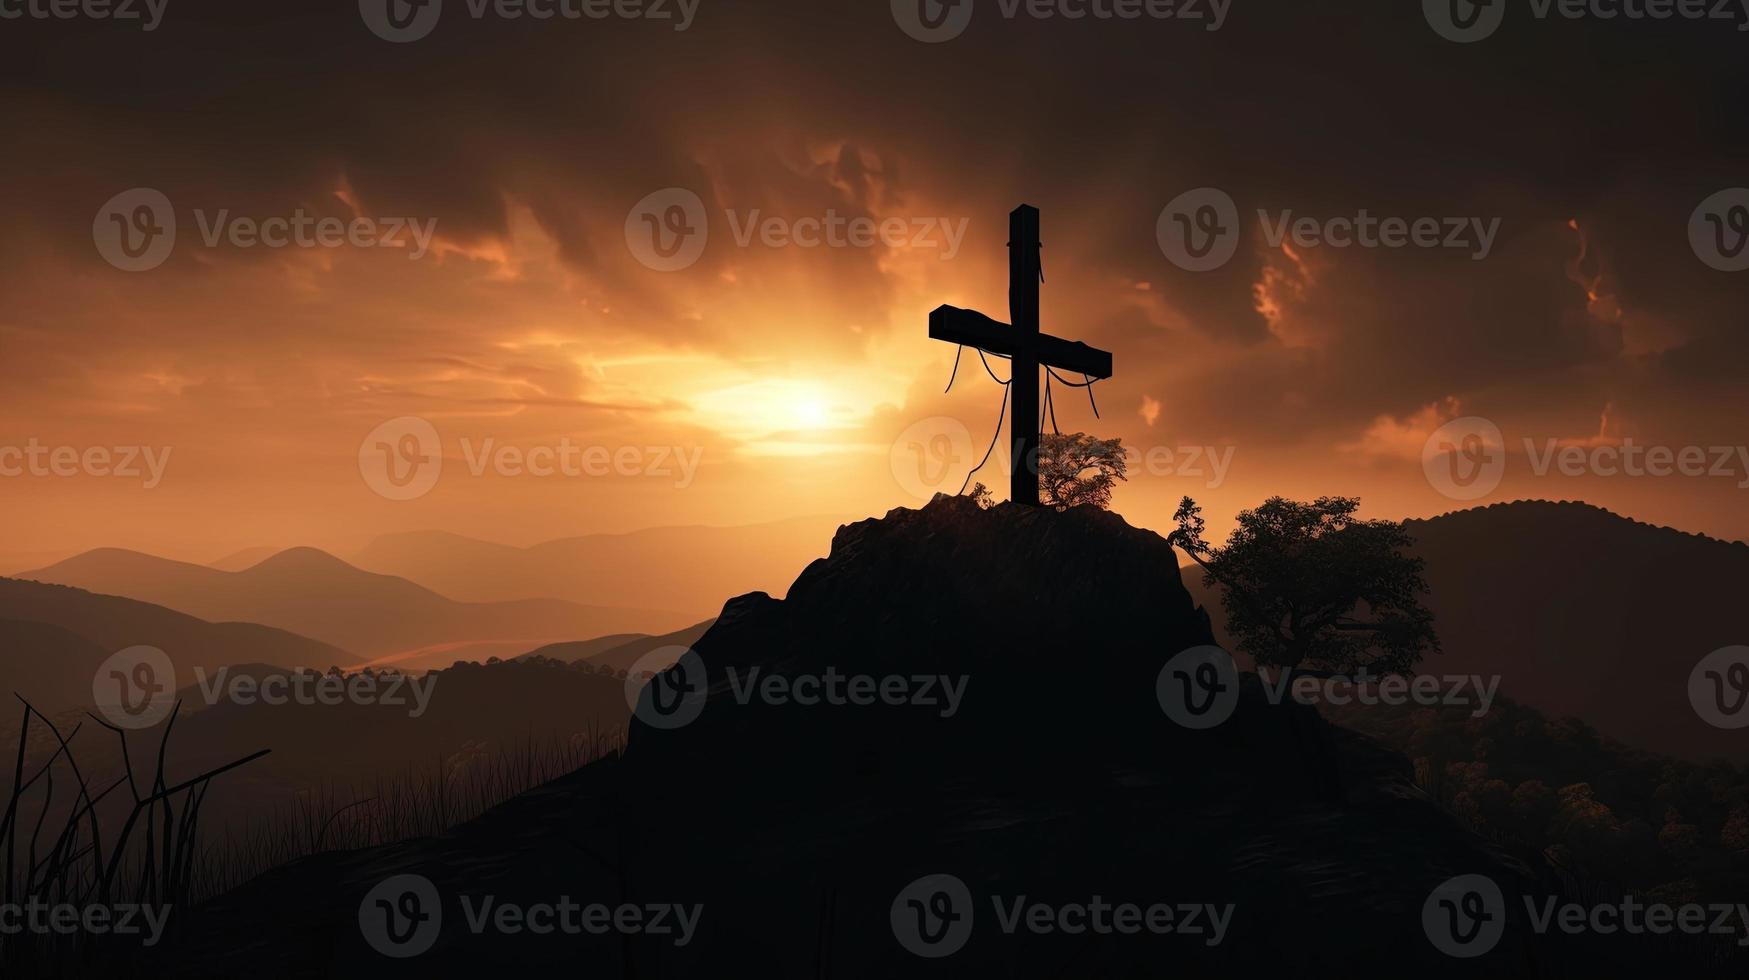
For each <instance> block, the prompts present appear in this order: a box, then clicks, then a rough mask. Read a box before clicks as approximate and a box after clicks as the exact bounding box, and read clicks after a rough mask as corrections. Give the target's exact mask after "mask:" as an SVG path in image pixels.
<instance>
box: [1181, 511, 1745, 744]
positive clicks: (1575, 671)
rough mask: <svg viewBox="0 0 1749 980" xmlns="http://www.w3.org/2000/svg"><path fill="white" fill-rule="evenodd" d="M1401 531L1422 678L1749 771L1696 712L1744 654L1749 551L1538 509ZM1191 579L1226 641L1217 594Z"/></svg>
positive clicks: (1734, 739) (1602, 515)
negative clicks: (1420, 635) (1463, 678)
mask: <svg viewBox="0 0 1749 980" xmlns="http://www.w3.org/2000/svg"><path fill="white" fill-rule="evenodd" d="M1406 526H1407V528H1408V531H1409V533H1410V534H1411V535H1412V536H1413V537H1414V538H1415V541H1416V547H1415V551H1416V553H1418V554H1419V555H1420V556H1421V557H1422V558H1424V559H1425V560H1426V562H1427V570H1426V578H1427V583H1428V587H1429V589H1430V593H1431V594H1430V595H1429V597H1428V600H1427V604H1428V607H1429V608H1431V609H1432V610H1433V612H1434V615H1435V617H1436V620H1435V626H1436V627H1437V629H1438V630H1439V635H1440V639H1441V640H1442V641H1443V643H1444V647H1445V653H1444V654H1443V655H1442V656H1439V657H1435V658H1430V659H1428V660H1427V661H1426V662H1424V663H1423V664H1422V665H1421V670H1422V671H1424V672H1426V673H1434V674H1447V673H1463V674H1483V675H1489V676H1498V677H1499V678H1500V679H1501V682H1500V692H1501V693H1502V694H1504V695H1506V696H1508V697H1511V698H1513V699H1515V700H1517V701H1520V702H1522V703H1524V704H1527V705H1529V706H1531V707H1533V708H1536V709H1537V710H1539V711H1541V712H1543V713H1544V714H1548V715H1551V716H1555V717H1560V716H1571V717H1576V718H1579V719H1580V720H1582V721H1584V722H1585V723H1587V724H1589V725H1591V726H1592V727H1594V728H1596V729H1598V730H1599V731H1601V732H1603V733H1604V734H1605V735H1608V736H1611V737H1613V738H1616V739H1618V740H1620V741H1622V742H1624V743H1626V744H1628V745H1632V746H1636V747H1639V748H1644V749H1649V750H1653V751H1657V752H1663V753H1667V754H1670V755H1676V756H1681V757H1685V758H1709V757H1724V758H1730V759H1732V760H1734V761H1737V762H1743V761H1746V760H1749V729H1737V730H1734V731H1727V730H1724V729H1720V728H1715V727H1713V726H1711V725H1708V724H1707V723H1706V722H1705V721H1703V720H1702V719H1701V717H1700V716H1699V715H1698V714H1696V713H1695V711H1694V709H1693V707H1692V706H1691V705H1690V703H1689V700H1688V678H1689V674H1690V672H1691V671H1693V669H1694V667H1695V664H1696V663H1697V662H1699V661H1700V659H1701V658H1702V657H1704V656H1706V655H1707V654H1709V653H1711V652H1713V651H1714V650H1717V649H1719V648H1721V647H1726V646H1732V645H1737V644H1743V643H1749V603H1745V602H1744V601H1743V589H1744V585H1745V583H1749V545H1744V544H1741V543H1738V542H1727V541H1719V540H1716V539H1713V538H1708V537H1705V536H1703V535H1697V534H1688V533H1684V532H1682V531H1676V530H1672V529H1670V528H1664V527H1656V526H1653V525H1649V524H1643V523H1640V522H1638V521H1634V520H1630V519H1628V518H1625V517H1620V516H1618V515H1616V514H1613V513H1611V512H1609V511H1607V510H1604V509H1602V508H1599V507H1594V506H1591V505H1589V504H1582V503H1555V502H1550V501H1538V500H1525V501H1518V502H1514V503H1504V504H1495V505H1492V506H1489V507H1478V508H1474V509H1471V510H1464V511H1458V512H1456V513H1451V514H1446V515H1443V516H1440V517H1435V518H1431V519H1428V520H1413V521H1409V522H1407V525H1406ZM1185 579H1186V582H1187V583H1188V584H1189V585H1190V588H1191V592H1192V594H1193V595H1195V596H1197V597H1198V601H1199V602H1200V603H1201V604H1202V605H1203V606H1204V607H1206V608H1207V609H1208V610H1209V613H1210V615H1211V616H1212V617H1213V618H1214V620H1215V625H1216V629H1217V632H1219V629H1220V627H1221V624H1222V621H1223V619H1224V616H1223V615H1222V611H1221V603H1220V597H1219V593H1218V592H1217V591H1215V590H1211V589H1209V588H1207V587H1206V586H1204V585H1203V577H1202V575H1201V573H1200V572H1199V571H1195V570H1188V571H1186V573H1185Z"/></svg>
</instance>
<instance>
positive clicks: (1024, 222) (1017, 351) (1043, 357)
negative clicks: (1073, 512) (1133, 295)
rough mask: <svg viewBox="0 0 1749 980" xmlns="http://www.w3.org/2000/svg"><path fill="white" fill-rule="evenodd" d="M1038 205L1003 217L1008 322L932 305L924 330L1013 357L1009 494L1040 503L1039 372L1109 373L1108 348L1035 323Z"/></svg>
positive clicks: (1038, 275) (1101, 375)
mask: <svg viewBox="0 0 1749 980" xmlns="http://www.w3.org/2000/svg"><path fill="white" fill-rule="evenodd" d="M1038 251H1039V240H1038V208H1035V207H1033V206H1032V205H1030V204H1022V205H1021V206H1020V207H1017V208H1015V209H1014V210H1013V211H1011V212H1009V215H1008V316H1009V319H1011V320H1013V321H1014V325H1013V326H1012V327H1011V326H1009V325H1008V324H1006V323H999V322H997V321H995V320H992V319H990V318H989V317H987V316H985V315H984V314H982V313H979V312H976V311H975V310H962V309H960V308H959V307H957V306H938V307H936V308H935V309H934V310H932V311H931V312H930V314H929V336H930V338H931V339H934V340H945V341H947V342H948V343H951V344H964V345H965V346H967V347H976V348H978V349H979V350H985V351H989V352H990V353H992V354H1002V355H1005V356H1007V357H1009V358H1011V359H1012V360H1011V363H1012V364H1013V365H1014V372H1013V373H1012V374H1011V375H1010V376H1009V377H1010V378H1012V379H1013V380H1012V381H1011V382H1010V384H1009V386H1008V387H1009V398H1010V400H1011V402H1012V405H1013V409H1012V412H1011V414H1010V415H1009V425H1008V431H1009V437H1010V439H1011V440H1012V448H1013V452H1014V454H1013V455H1012V456H1011V457H1010V463H1009V478H1008V497H1009V499H1010V500H1014V501H1016V502H1019V503H1023V504H1030V505H1032V506H1034V507H1036V506H1038V458H1037V453H1038V443H1039V427H1040V425H1041V424H1042V422H1043V418H1042V417H1041V416H1040V415H1039V394H1038V370H1039V366H1040V365H1043V366H1044V367H1046V368H1047V369H1048V368H1053V367H1056V368H1062V369H1063V370H1065V371H1073V372H1075V373H1076V374H1085V375H1087V377H1089V378H1109V377H1111V354H1110V353H1108V352H1106V351H1102V350H1099V349H1098V348H1095V347H1089V346H1087V345H1086V344H1083V343H1081V342H1079V341H1072V340H1064V339H1062V338H1061V337H1053V336H1051V335H1050V334H1048V333H1039V329H1038V284H1039V280H1040V279H1041V278H1043V276H1042V273H1041V271H1040V266H1039V255H1038Z"/></svg>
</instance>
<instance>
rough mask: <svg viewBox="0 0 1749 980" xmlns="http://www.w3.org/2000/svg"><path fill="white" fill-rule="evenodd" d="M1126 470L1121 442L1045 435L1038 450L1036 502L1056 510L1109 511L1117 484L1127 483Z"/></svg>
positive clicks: (1083, 435) (1085, 436) (1082, 435)
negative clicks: (1085, 505)
mask: <svg viewBox="0 0 1749 980" xmlns="http://www.w3.org/2000/svg"><path fill="white" fill-rule="evenodd" d="M1128 468H1129V461H1128V460H1127V459H1126V458H1125V457H1124V449H1123V440H1121V439H1095V438H1094V437H1092V436H1090V435H1088V434H1087V433H1085V432H1071V433H1067V434H1065V433H1047V434H1046V435H1044V436H1042V437H1041V438H1040V439H1039V447H1038V493H1039V502H1040V503H1042V504H1044V505H1046V506H1049V507H1055V508H1057V509H1058V510H1067V509H1068V508H1070V507H1079V506H1082V505H1084V504H1087V505H1092V506H1094V507H1110V506H1111V492H1112V490H1113V489H1114V488H1115V487H1116V486H1117V481H1119V480H1128V479H1129V477H1128V476H1127V475H1126V471H1127V470H1128Z"/></svg>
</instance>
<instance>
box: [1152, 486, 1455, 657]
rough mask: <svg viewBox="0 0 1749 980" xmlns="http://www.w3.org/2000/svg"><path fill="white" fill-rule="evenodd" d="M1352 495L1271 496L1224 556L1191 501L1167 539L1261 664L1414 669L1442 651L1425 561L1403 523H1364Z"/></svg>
mask: <svg viewBox="0 0 1749 980" xmlns="http://www.w3.org/2000/svg"><path fill="white" fill-rule="evenodd" d="M1359 507H1360V501H1359V500H1358V499H1356V498H1353V497H1319V498H1318V499H1317V500H1315V501H1313V502H1311V503H1302V502H1299V501H1295V500H1287V499H1284V498H1282V497H1271V498H1270V499H1268V500H1266V501H1264V502H1263V504H1262V506H1259V507H1258V508H1257V509H1255V510H1247V511H1243V512H1241V513H1240V514H1239V526H1238V528H1237V529H1236V530H1234V531H1233V534H1232V536H1231V537H1229V538H1228V539H1227V545H1226V547H1224V548H1216V547H1213V546H1211V545H1209V544H1208V543H1207V542H1205V541H1204V540H1203V532H1204V523H1203V518H1202V508H1200V507H1198V506H1197V504H1196V501H1194V500H1192V499H1190V498H1189V497H1185V498H1184V500H1183V502H1182V503H1180V504H1179V507H1178V512H1177V513H1176V514H1175V515H1173V516H1174V520H1176V521H1177V523H1178V529H1177V530H1176V531H1174V532H1172V534H1171V536H1170V538H1169V540H1170V541H1171V542H1172V543H1173V544H1174V545H1176V546H1178V547H1179V548H1181V549H1183V550H1184V551H1185V553H1187V554H1189V555H1190V557H1191V558H1192V559H1193V560H1195V561H1196V563H1197V564H1198V565H1201V566H1202V568H1203V571H1204V573H1205V574H1206V577H1207V581H1208V583H1209V584H1210V585H1214V584H1216V583H1218V584H1220V586H1221V587H1222V597H1221V604H1222V606H1223V607H1224V608H1225V609H1226V611H1227V630H1228V633H1229V634H1230V635H1231V636H1232V637H1233V638H1234V640H1235V642H1236V643H1237V646H1238V649H1239V650H1241V651H1243V652H1244V653H1246V654H1248V655H1250V657H1251V658H1252V660H1253V661H1255V662H1256V663H1257V665H1258V666H1265V665H1267V666H1273V667H1277V668H1283V669H1294V668H1302V667H1303V668H1322V669H1325V670H1331V671H1337V672H1343V673H1349V672H1353V671H1356V670H1358V669H1360V668H1362V667H1365V668H1366V669H1367V670H1369V671H1371V672H1373V673H1396V672H1403V671H1407V670H1410V669H1411V668H1413V667H1414V666H1415V664H1416V663H1417V662H1419V661H1420V659H1421V657H1422V656H1423V655H1424V654H1427V653H1437V652H1439V636H1438V634H1436V633H1435V632H1434V629H1433V613H1432V612H1430V611H1428V610H1427V608H1426V607H1424V606H1423V605H1422V604H1421V596H1422V594H1424V593H1425V592H1426V591H1427V583H1426V582H1425V581H1424V580H1423V579H1422V577H1421V572H1422V561H1421V559H1419V558H1415V557H1412V556H1410V555H1408V554H1406V553H1405V552H1406V551H1407V549H1408V548H1409V547H1410V546H1411V545H1413V544H1414V541H1413V539H1411V538H1410V537H1409V535H1408V533H1407V532H1406V531H1405V530H1404V529H1403V526H1402V525H1401V524H1398V523H1396V522H1393V521H1381V520H1373V521H1363V520H1359V519H1357V518H1356V517H1355V516H1354V514H1355V511H1356V510H1358V509H1359Z"/></svg>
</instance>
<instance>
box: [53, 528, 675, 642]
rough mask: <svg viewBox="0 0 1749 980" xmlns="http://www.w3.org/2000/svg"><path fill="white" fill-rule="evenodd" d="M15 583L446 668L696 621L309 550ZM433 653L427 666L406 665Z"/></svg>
mask: <svg viewBox="0 0 1749 980" xmlns="http://www.w3.org/2000/svg"><path fill="white" fill-rule="evenodd" d="M19 577H20V578H26V579H34V580H36V581H39V582H50V583H56V584H60V585H68V586H74V587H77V588H81V589H87V590H89V591H91V592H98V593H105V594H109V595H117V596H126V597H128V598H131V599H137V600H140V601H142V602H150V603H154V604H156V605H160V606H165V607H168V608H170V609H175V610H179V611H181V612H184V613H187V614H189V615H191V616H198V617H200V618H202V619H208V620H215V621H243V622H250V623H260V624H263V625H266V626H274V627H278V628H280V629H284V630H290V631H292V632H295V633H299V634H302V635H304V636H308V637H312V638H314V639H316V640H319V641H321V642H323V643H329V644H333V645H334V646H337V647H341V648H344V649H346V650H350V651H352V652H353V653H356V654H358V655H359V656H361V657H364V658H365V659H367V660H373V661H375V660H388V661H395V662H398V663H401V664H402V665H403V666H407V667H416V666H435V665H443V666H447V665H448V664H450V663H452V662H453V661H455V660H457V659H462V658H461V657H460V656H457V655H455V652H456V650H457V649H458V645H464V644H468V643H488V644H501V645H502V646H503V648H504V649H505V650H509V649H512V648H514V649H518V650H526V649H528V647H529V646H530V645H531V644H538V643H545V642H550V641H554V640H570V639H574V638H576V637H580V636H596V635H600V634H603V633H611V632H622V631H638V632H662V631H665V630H670V629H674V628H677V627H680V626H684V625H686V624H687V623H690V622H693V621H694V619H695V617H691V616H687V615H684V614H681V613H672V612H661V611H657V610H651V609H644V608H611V607H607V606H602V605H580V604H576V603H571V602H565V601H562V600H558V599H527V598H524V599H517V600H514V601H503V602H457V601H454V600H452V599H449V598H447V597H445V596H443V595H440V594H438V593H436V592H433V591H432V590H430V589H428V588H425V587H423V586H420V585H416V584H414V583H413V582H409V581H407V580H406V579H404V578H398V577H395V576H392V575H379V574H375V573H372V572H367V571H364V570H362V569H359V568H355V567H353V566H352V565H349V564H347V563H346V562H344V561H341V560H340V559H339V558H336V557H334V556H333V555H330V554H328V553H326V552H323V551H318V550H316V549H313V548H292V549H289V550H286V551H282V552H279V553H278V554H276V555H273V556H272V557H270V558H268V559H266V560H265V561H261V562H258V563H256V564H253V565H250V566H249V567H247V568H244V569H242V570H241V571H234V572H231V571H224V570H221V569H217V568H212V567H209V566H206V565H195V564H191V563H188V562H179V561H171V560H169V559H165V558H158V557H154V556H152V555H146V554H141V553H139V552H135V551H124V550H120V549H114V548H102V549H98V550H96V551H88V552H85V553H84V554H81V555H76V556H74V557H72V558H69V559H67V560H66V561H63V562H59V563H57V564H54V565H50V566H48V567H47V568H41V569H36V570H34V571H30V572H24V573H20V576H19ZM129 642H137V641H129ZM124 645H126V644H124ZM433 648H435V650H436V652H435V653H434V654H432V655H431V659H432V661H433V662H432V663H426V664H418V663H411V662H409V660H410V659H418V658H417V657H414V655H420V656H423V655H424V654H426V653H428V652H430V651H431V650H432V649H433ZM246 659H254V660H266V659H270V658H265V657H260V656H252V657H248V658H246ZM231 662H234V658H233V660H232V661H231Z"/></svg>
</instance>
